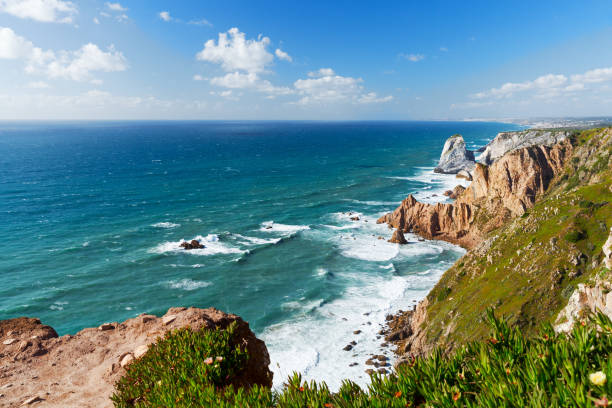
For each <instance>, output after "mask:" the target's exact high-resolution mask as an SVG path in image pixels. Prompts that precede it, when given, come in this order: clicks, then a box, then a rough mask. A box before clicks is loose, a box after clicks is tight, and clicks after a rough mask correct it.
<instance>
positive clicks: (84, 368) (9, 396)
mask: <svg viewBox="0 0 612 408" xmlns="http://www.w3.org/2000/svg"><path fill="white" fill-rule="evenodd" d="M232 322H237V324H238V327H237V331H236V336H237V339H238V340H239V341H240V342H241V344H244V346H245V347H246V349H247V352H248V353H249V356H250V358H249V360H248V363H247V367H246V368H245V370H244V372H243V373H242V374H241V375H240V376H239V378H238V381H239V383H241V384H245V385H250V384H260V385H263V386H267V387H270V386H271V385H272V373H271V372H270V370H269V369H268V365H269V364H270V357H269V355H268V350H267V349H266V346H265V344H264V342H263V341H261V340H259V339H257V338H256V337H255V335H254V334H253V332H252V331H251V330H250V329H249V324H248V323H247V322H245V321H243V320H242V319H241V318H240V317H238V316H236V315H232V314H227V313H223V312H221V311H219V310H216V309H214V308H210V309H197V308H171V309H169V310H168V312H167V313H166V314H165V315H164V316H163V317H161V318H159V317H156V316H153V315H146V314H143V315H140V316H138V317H136V318H133V319H129V320H126V321H125V322H123V323H105V324H103V325H101V326H99V327H97V328H88V329H84V330H82V331H80V332H78V333H77V334H75V335H74V336H71V335H65V336H62V337H58V336H57V333H56V332H55V330H53V329H52V328H51V327H49V326H45V325H43V324H41V322H40V320H38V319H28V318H18V319H10V320H4V321H0V394H3V395H4V396H3V397H0V406H2V407H20V406H22V404H24V403H25V402H26V401H30V400H32V401H40V404H39V405H40V406H44V407H62V408H67V407H79V408H81V407H92V408H94V407H95V408H98V407H112V402H111V400H110V399H109V398H110V396H111V395H112V393H113V390H114V384H115V382H116V381H117V380H118V379H119V378H121V376H122V375H123V373H124V372H125V367H126V366H128V365H129V363H130V362H131V361H133V360H134V359H136V358H139V357H140V356H142V355H143V354H144V353H146V350H147V348H148V346H149V345H150V344H151V343H153V342H154V341H155V340H156V339H157V338H158V337H161V336H163V335H164V334H165V333H166V332H168V331H171V330H174V329H177V328H181V327H186V326H190V327H191V328H192V329H194V330H199V329H201V328H210V329H212V328H225V327H228V326H229V325H230V324H231V323H232Z"/></svg>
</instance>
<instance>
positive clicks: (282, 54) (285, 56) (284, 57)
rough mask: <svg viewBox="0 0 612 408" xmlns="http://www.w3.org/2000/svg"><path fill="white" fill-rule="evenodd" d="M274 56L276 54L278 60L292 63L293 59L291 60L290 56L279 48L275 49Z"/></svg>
mask: <svg viewBox="0 0 612 408" xmlns="http://www.w3.org/2000/svg"><path fill="white" fill-rule="evenodd" d="M274 54H276V57H277V58H278V59H281V60H285V61H289V62H293V58H291V55H289V54H287V53H286V52H285V51H283V50H281V49H280V48H277V49H276V51H274Z"/></svg>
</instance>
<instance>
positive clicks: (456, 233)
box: [378, 141, 572, 248]
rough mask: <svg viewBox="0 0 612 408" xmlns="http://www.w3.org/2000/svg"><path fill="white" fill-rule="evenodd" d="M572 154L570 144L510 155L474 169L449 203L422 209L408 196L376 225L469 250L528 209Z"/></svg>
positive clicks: (519, 150) (429, 205)
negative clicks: (462, 189)
mask: <svg viewBox="0 0 612 408" xmlns="http://www.w3.org/2000/svg"><path fill="white" fill-rule="evenodd" d="M571 152H572V145H571V143H570V142H569V141H562V142H560V143H558V144H556V145H553V146H550V147H549V146H530V147H526V148H521V149H518V150H514V151H512V152H510V153H508V154H506V155H504V156H503V157H501V158H500V159H499V160H497V161H496V162H495V163H493V165H491V166H487V165H483V164H477V165H476V167H475V169H474V172H473V181H472V183H471V185H470V186H469V187H468V188H467V189H465V190H464V191H462V192H460V193H459V194H458V196H457V199H456V201H455V202H454V203H453V204H441V203H438V204H425V203H420V202H418V201H416V200H415V198H414V197H412V196H408V198H406V199H405V200H404V201H403V202H402V203H401V205H400V206H399V207H398V208H397V209H395V211H393V212H392V213H389V214H386V215H384V216H382V217H381V218H380V219H379V220H378V223H387V224H389V225H390V226H391V227H393V228H398V229H400V230H402V231H403V232H414V233H417V234H419V235H421V236H423V237H424V238H427V239H440V240H444V241H448V242H452V243H454V244H458V245H461V246H463V247H465V248H473V247H475V246H476V245H478V244H479V243H480V242H481V241H482V240H483V239H484V237H485V236H486V234H487V233H489V232H490V231H492V230H494V229H495V228H498V227H500V226H501V225H503V223H504V222H505V221H506V220H508V219H510V218H512V217H516V216H520V215H522V214H524V212H525V211H526V210H527V209H528V208H531V207H532V206H533V204H534V203H535V201H536V198H537V197H538V196H540V195H541V194H543V193H544V192H545V191H546V189H547V188H548V185H549V184H550V182H551V180H552V179H553V178H554V177H555V176H556V175H557V174H558V173H559V172H560V171H561V169H562V168H563V165H564V164H565V161H566V160H567V158H568V157H569V156H570V155H571Z"/></svg>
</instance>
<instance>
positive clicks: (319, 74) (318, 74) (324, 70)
mask: <svg viewBox="0 0 612 408" xmlns="http://www.w3.org/2000/svg"><path fill="white" fill-rule="evenodd" d="M332 75H336V73H335V72H334V70H333V69H331V68H321V69H319V70H318V71H312V72H309V73H308V76H309V77H311V78H319V77H324V76H332Z"/></svg>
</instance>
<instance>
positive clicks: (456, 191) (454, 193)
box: [448, 185, 465, 200]
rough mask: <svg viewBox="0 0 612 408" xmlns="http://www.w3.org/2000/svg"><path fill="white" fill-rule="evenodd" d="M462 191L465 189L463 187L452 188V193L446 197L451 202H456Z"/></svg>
mask: <svg viewBox="0 0 612 408" xmlns="http://www.w3.org/2000/svg"><path fill="white" fill-rule="evenodd" d="M464 191H465V187H463V186H462V185H458V186H455V188H453V191H451V193H450V195H449V196H448V197H449V198H450V199H452V200H456V199H457V197H459V196H460V195H461V194H463V192H464Z"/></svg>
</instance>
